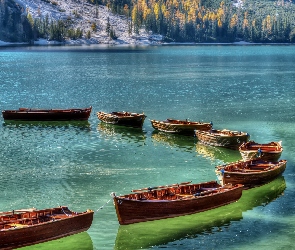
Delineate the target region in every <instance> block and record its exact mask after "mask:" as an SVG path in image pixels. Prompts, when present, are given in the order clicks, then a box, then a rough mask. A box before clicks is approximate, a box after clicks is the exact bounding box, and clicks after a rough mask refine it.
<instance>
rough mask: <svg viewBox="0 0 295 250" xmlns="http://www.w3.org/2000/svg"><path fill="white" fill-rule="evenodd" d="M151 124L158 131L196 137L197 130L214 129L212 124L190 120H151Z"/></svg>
mask: <svg viewBox="0 0 295 250" xmlns="http://www.w3.org/2000/svg"><path fill="white" fill-rule="evenodd" d="M151 123H152V126H153V128H154V129H156V130H159V131H162V132H167V133H175V134H183V135H194V131H195V130H210V129H211V128H212V122H210V123H209V122H207V123H206V122H192V121H188V120H174V119H167V120H165V121H156V120H151Z"/></svg>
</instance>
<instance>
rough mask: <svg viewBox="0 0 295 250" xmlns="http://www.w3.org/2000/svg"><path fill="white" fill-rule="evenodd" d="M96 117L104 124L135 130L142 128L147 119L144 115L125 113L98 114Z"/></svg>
mask: <svg viewBox="0 0 295 250" xmlns="http://www.w3.org/2000/svg"><path fill="white" fill-rule="evenodd" d="M96 115H97V118H98V119H99V120H101V121H102V122H105V123H109V124H115V125H122V126H127V127H134V128H141V127H142V125H143V123H144V120H145V118H146V115H145V114H144V113H142V114H139V113H130V112H125V111H123V112H112V113H105V112H97V113H96Z"/></svg>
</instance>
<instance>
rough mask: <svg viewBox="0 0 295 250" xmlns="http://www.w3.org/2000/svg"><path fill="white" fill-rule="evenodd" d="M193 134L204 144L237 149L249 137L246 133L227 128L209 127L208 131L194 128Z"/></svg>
mask: <svg viewBox="0 0 295 250" xmlns="http://www.w3.org/2000/svg"><path fill="white" fill-rule="evenodd" d="M195 136H196V137H197V138H198V140H199V141H200V142H202V143H204V144H208V145H211V146H217V147H225V148H230V149H238V148H239V146H241V145H242V144H243V143H244V142H247V141H249V139H250V135H249V134H248V133H245V132H241V131H240V132H238V131H231V130H227V129H223V130H218V129H211V130H210V131H201V130H195Z"/></svg>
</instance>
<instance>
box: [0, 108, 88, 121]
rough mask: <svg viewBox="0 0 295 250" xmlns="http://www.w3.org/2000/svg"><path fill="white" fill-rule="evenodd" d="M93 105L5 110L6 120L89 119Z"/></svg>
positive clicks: (3, 112)
mask: <svg viewBox="0 0 295 250" xmlns="http://www.w3.org/2000/svg"><path fill="white" fill-rule="evenodd" d="M91 110H92V107H89V108H72V109H29V108H19V109H18V110H3V111H2V116H3V119H4V120H19V121H71V120H88V118H89V116H90V113H91Z"/></svg>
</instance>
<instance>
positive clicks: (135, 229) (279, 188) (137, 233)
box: [115, 176, 286, 250]
mask: <svg viewBox="0 0 295 250" xmlns="http://www.w3.org/2000/svg"><path fill="white" fill-rule="evenodd" d="M285 188H286V183H285V179H284V177H283V176H280V177H278V178H277V179H275V180H273V181H272V182H270V183H268V184H265V185H263V186H260V187H257V188H254V189H249V190H244V191H243V195H242V197H241V199H240V200H239V201H237V202H235V203H232V204H229V205H226V206H223V207H220V208H216V209H213V210H209V211H206V212H202V213H197V214H193V215H187V216H180V217H176V218H171V219H163V220H156V221H149V222H142V223H135V224H131V225H125V226H120V227H119V229H118V234H117V238H116V243H115V249H116V250H121V249H122V250H123V249H128V250H131V249H141V248H143V249H144V248H149V247H152V246H159V245H163V244H167V243H169V242H174V241H177V240H180V239H184V238H196V237H197V236H198V234H203V233H208V232H212V233H213V230H214V228H216V227H222V226H227V227H229V226H230V224H231V222H232V221H239V220H242V219H243V212H246V211H247V210H251V209H253V208H254V207H257V206H261V205H264V206H265V205H266V204H268V203H270V202H271V201H273V200H274V199H276V198H278V197H279V196H280V195H281V194H282V193H283V192H284V190H285Z"/></svg>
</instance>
